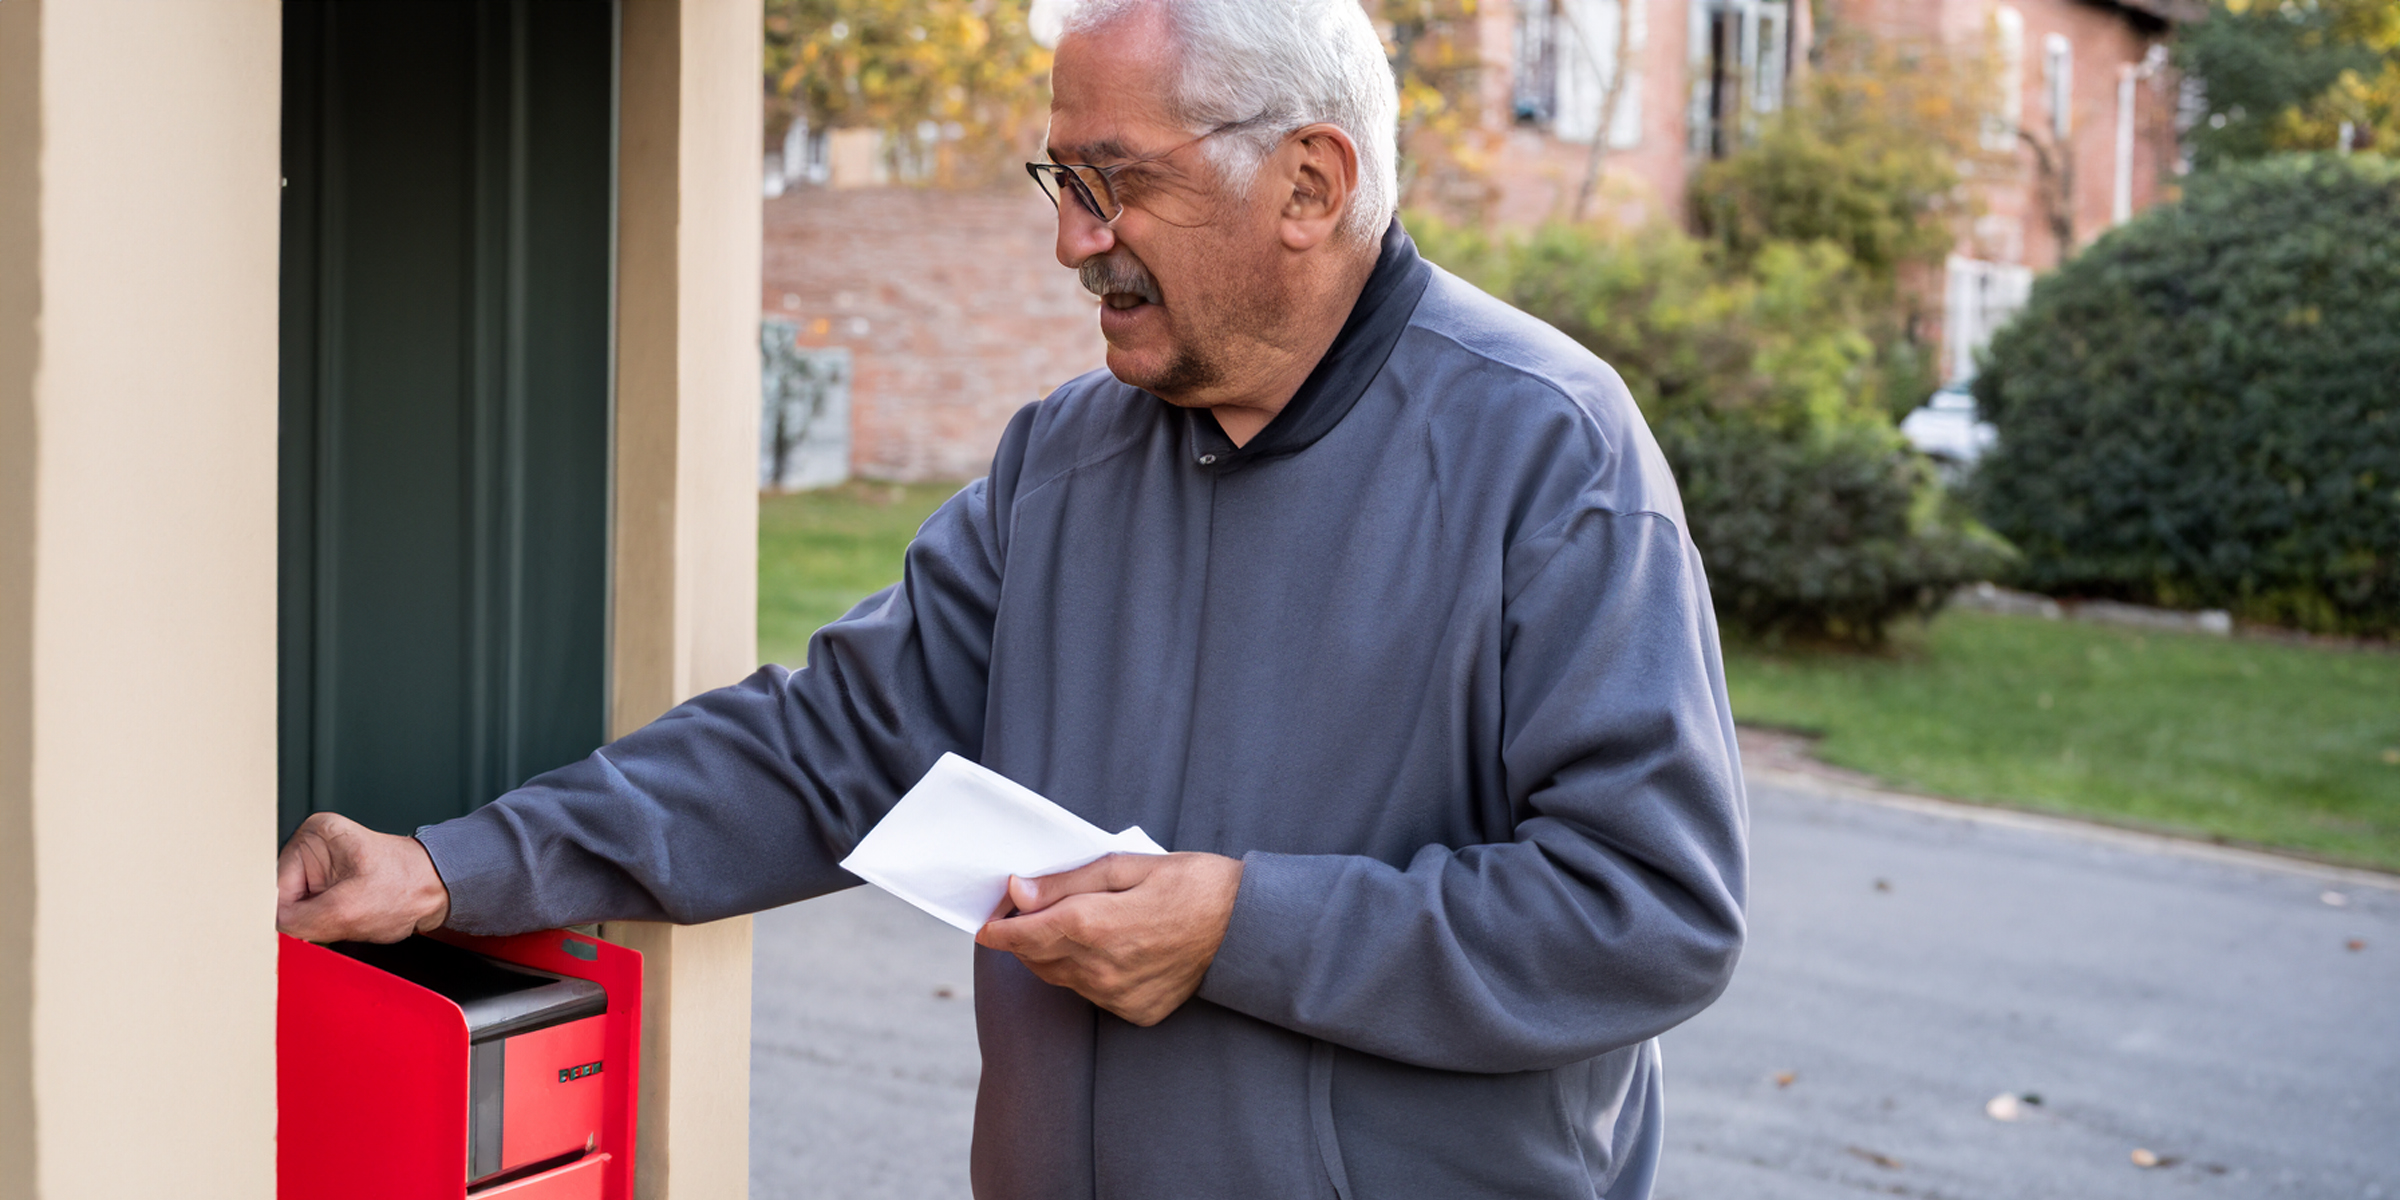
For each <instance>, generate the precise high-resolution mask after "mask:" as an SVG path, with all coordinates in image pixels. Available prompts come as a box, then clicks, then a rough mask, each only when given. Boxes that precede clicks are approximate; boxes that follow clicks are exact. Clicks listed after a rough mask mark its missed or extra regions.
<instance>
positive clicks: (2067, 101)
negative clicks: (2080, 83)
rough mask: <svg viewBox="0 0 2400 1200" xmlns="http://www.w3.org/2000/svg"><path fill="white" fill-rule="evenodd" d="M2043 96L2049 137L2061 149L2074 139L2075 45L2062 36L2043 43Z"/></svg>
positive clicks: (2044, 39) (2052, 37)
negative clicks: (2047, 102)
mask: <svg viewBox="0 0 2400 1200" xmlns="http://www.w3.org/2000/svg"><path fill="white" fill-rule="evenodd" d="M2042 95H2043V96H2044V97H2046V98H2047V99H2048V101H2049V109H2050V137H2051V138H2052V139H2053V140H2055V141H2057V142H2058V143H2059V144H2061V145H2064V144H2065V143H2066V141H2067V139H2069V138H2071V137H2073V136H2074V135H2075V43H2073V42H2070V41H2068V40H2067V37H2066V35H2065V34H2063V33H2053V34H2050V35H2049V36H2047V37H2044V38H2043V39H2042Z"/></svg>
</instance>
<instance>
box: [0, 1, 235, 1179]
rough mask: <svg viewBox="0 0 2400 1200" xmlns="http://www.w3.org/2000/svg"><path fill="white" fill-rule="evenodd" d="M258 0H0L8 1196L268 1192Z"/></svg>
mask: <svg viewBox="0 0 2400 1200" xmlns="http://www.w3.org/2000/svg"><path fill="white" fill-rule="evenodd" d="M280 40H281V21H280V17H279V9H278V8H277V5H276V4H275V2H274V0H207V2H205V3H202V2H197V0H195V2H192V3H177V4H152V3H143V2H140V0H0V1196H6V1197H10V1198H12V1200H13V1198H16V1197H27V1198H38V1200H71V1198H82V1197H95V1198H96V1197H112V1198H113V1197H147V1196H159V1195H167V1194H173V1195H176V1196H194V1197H225V1198H227V1200H234V1198H237V1197H238V1198H241V1200H254V1198H256V1197H262V1196H271V1195H273V1194H274V1190H275V935H274V910H275V903H274V844H275V569H276V563H275V529H276V508H275V486H276V469H275V436H276V430H275V423H276V401H275V371H276V354H275V338H276V219H277V205H278V197H277V174H276V172H277V136H278V106H279V103H280V97H279V94H278V93H279V84H278V80H279V75H280V71H279V67H278V61H279V43H280Z"/></svg>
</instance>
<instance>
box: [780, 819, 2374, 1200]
mask: <svg viewBox="0 0 2400 1200" xmlns="http://www.w3.org/2000/svg"><path fill="white" fill-rule="evenodd" d="M1751 798H1752V801H1751V802H1752V818H1753V830H1752V841H1753V851H1754V859H1755V862H1754V868H1753V881H1752V899H1751V909H1750V912H1751V920H1752V931H1751V933H1752V936H1751V943H1750V949H1749V952H1748V954H1747V956H1746V957H1745V959H1744V961H1743V963H1742V966H1741V970H1740V972H1739V974H1738V976H1737V977H1736V979H1735V981H1734V983H1733V986H1732V988H1731V989H1730V990H1728V992H1727V993H1726V995H1725V997H1724V998H1723V999H1722V1000H1720V1001H1719V1002H1718V1003H1717V1004H1716V1006H1715V1007H1713V1008H1711V1009H1709V1010H1708V1011H1707V1012H1706V1013H1704V1014H1702V1015H1701V1016H1700V1017H1698V1018H1697V1019H1695V1020H1693V1021H1692V1022H1691V1023H1690V1024H1688V1025H1686V1026H1684V1027H1683V1028H1681V1029H1678V1030H1676V1031H1675V1032H1674V1033H1672V1034H1670V1035H1668V1037H1667V1039H1666V1042H1665V1057H1666V1062H1667V1089H1668V1091H1667V1101H1668V1139H1669V1152H1668V1155H1667V1159H1666V1164H1665V1166H1664V1169H1663V1170H1662V1173H1661V1180H1660V1200H1726V1198H1740V1200H1787V1198H1788V1200H1818V1198H1827V1200H1830V1198H1834V1197H1856V1196H1862V1195H1897V1196H1909V1197H1947V1198H1958V1200H1969V1198H1989V1200H2037V1198H2043V1197H2058V1198H2061V1200H2067V1198H2072V1200H2094V1198H2099V1197H2118V1196H2124V1197H2146V1196H2152V1195H2158V1196H2175V1197H2186V1196H2189V1197H2211V1196H2223V1197H2265V1196H2291V1197H2310V1198H2328V1200H2330V1198H2342V1200H2349V1198H2352V1197H2360V1198H2368V1200H2373V1198H2377V1197H2387V1196H2388V1197H2393V1198H2394V1200H2400V889H2396V888H2395V885H2394V883H2395V881H2393V880H2391V879H2389V878H2388V877H2383V876H2368V875H2361V874H2355V873H2344V872H2338V871H2330V870H2322V869H2316V868H2310V867H2306V866H2304V865H2299V864H2288V863H2284V862H2282V861H2280V860H2272V859H2267V858H2264V857H2262V856H2248V855H2241V854H2236V853H2231V852H2225V851H2219V850H2215V849H2213V848H2208V847H2191V846H2184V845H2180V844H2175V843H2167V842H2162V841H2159V840H2156V839H2149V838H2143V837H2137V836H2129V835H2120V834H2115V833H2111V832H2107V831H2095V830H2090V829H2088V828H2086V827H2082V826H2077V825H2072V824H2069V823H2065V822H2052V821H2046V820H2041V819H2037V818H2023V817H2017V816H2013V815H2009V814H1993V813H1987V812H1982V811H1979V810H1971V809H1965V808H1960V807H1956V806H1947V805H1939V804H1932V803H1921V802H1911V801H1908V800H1906V799H1894V798H1888V797H1879V796H1875V795H1873V794H1871V793H1866V792H1863V791H1859V790H1857V789H1851V788H1847V787H1844V786H1842V785H1839V784H1834V783H1827V782H1823V781H1818V780H1812V779H1808V778H1806V777H1802V776H1795V775H1788V774H1783V773H1780V772H1768V773H1754V774H1753V777H1752V780H1751ZM757 936H758V943H757V944H758V966H757V972H758V973H757V992H756V999H755V1025H754V1035H753V1042H752V1050H751V1063H752V1068H753V1078H752V1089H753V1090H752V1099H751V1195H752V1196H753V1197H754V1198H756V1200H799V1198H802V1197H808V1198H814V1197H841V1198H843V1200H870V1198H880V1197H890V1198H892V1200H938V1198H941V1197H964V1196H966V1195H967V1186H966V1148H967V1138H968V1132H969V1128H970V1125H971V1123H972V1117H973V1109H974V1089H975V1075H976V1064H977V1058H976V1049H975V1032H974V1015H973V1011H972V1002H971V1000H970V997H969V995H968V987H967V985H968V982H969V968H968V955H969V948H968V946H969V944H968V940H967V938H966V936H965V935H963V934H961V933H958V932H957V931H955V930H953V929H951V928H949V927H948V926H946V925H943V924H941V923H939V922H937V921H935V920H933V919H932V918H930V917H926V916H923V915H922V914H919V913H918V912H916V911H915V910H914V909H911V908H909V907H907V906H906V905H904V904H902V903H900V902H899V901H897V900H893V899H890V898H889V897H887V896H884V895H883V894H882V893H880V892H876V891H874V890H873V889H865V888H862V889H858V890H856V891H852V892H847V893H843V894H841V895H837V896H831V897H827V898H825V899H822V900H817V901H812V902H810V903H808V904H803V905H796V906H794V907H792V908H788V909H782V910H778V911H776V912H772V913H767V914H765V915H763V916H761V917H760V919H759V924H758V935H757ZM2354 947H2355V948H2354ZM2004 1096H2005V1097H2009V1098H2011V1099H2010V1100H2001V1101H2000V1103H1999V1105H1998V1106H1997V1107H1998V1109H1999V1111H2001V1112H2003V1113H2007V1112H2008V1111H2009V1109H2010V1106H2011V1104H2012V1103H2013V1108H2014V1117H2015V1119H2013V1120H2000V1119H1995V1117H1994V1116H1992V1115H1991V1108H1992V1107H1993V1102H1994V1101H1995V1100H2000V1098H2001V1097H2004ZM2137 1152H2138V1153H2137ZM2137 1159H2140V1160H2142V1161H2147V1162H2154V1163H2156V1164H2157V1165H2153V1166H2141V1165H2137Z"/></svg>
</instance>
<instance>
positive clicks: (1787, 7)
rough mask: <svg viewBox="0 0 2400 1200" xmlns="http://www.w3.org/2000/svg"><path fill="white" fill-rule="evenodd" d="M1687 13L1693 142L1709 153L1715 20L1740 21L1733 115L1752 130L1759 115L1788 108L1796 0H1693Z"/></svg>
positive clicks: (1733, 73) (1699, 150)
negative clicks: (1793, 1)
mask: <svg viewBox="0 0 2400 1200" xmlns="http://www.w3.org/2000/svg"><path fill="white" fill-rule="evenodd" d="M1686 11H1688V12H1689V14H1690V27H1689V45H1690V47H1691V52H1690V61H1691V78H1692V100H1691V112H1690V115H1689V117H1688V120H1689V123H1690V125H1691V146H1692V150H1693V151H1694V152H1695V153H1699V154H1707V153H1709V152H1710V145H1709V134H1710V133H1711V131H1712V116H1711V115H1712V113H1713V112H1714V111H1715V108H1716V105H1715V104H1714V103H1713V102H1714V101H1715V100H1716V96H1715V95H1714V93H1713V91H1712V89H1713V88H1714V87H1715V84H1716V79H1715V73H1714V71H1713V70H1712V69H1711V66H1712V64H1711V63H1710V62H1709V54H1710V51H1711V49H1712V46H1711V38H1710V37H1709V22H1710V19H1711V18H1712V17H1715V16H1716V15H1718V14H1720V13H1721V14H1724V15H1726V16H1729V17H1732V18H1733V19H1734V21H1735V22H1736V24H1735V30H1736V33H1735V38H1734V57H1735V60H1736V61H1735V63H1734V69H1733V70H1732V71H1731V72H1729V77H1730V79H1731V81H1732V82H1731V86H1732V87H1734V88H1735V89H1736V90H1737V91H1738V93H1739V99H1740V101H1741V102H1740V103H1739V104H1738V105H1737V106H1735V110H1734V112H1732V113H1731V114H1729V118H1731V119H1739V120H1740V121H1741V122H1742V129H1741V130H1740V132H1742V133H1747V132H1748V131H1749V129H1750V128H1751V127H1752V124H1753V123H1754V121H1755V118H1756V117H1757V116H1759V115H1763V114H1766V113H1772V112H1775V111H1777V110H1779V109H1781V108H1782V107H1783V104H1784V92H1785V85H1786V84H1787V83H1788V82H1789V77H1790V74H1791V55H1792V45H1791V42H1792V5H1791V0H1691V4H1690V5H1689V7H1688V9H1687V10H1686ZM1728 140H1729V142H1731V141H1732V140H1734V139H1728Z"/></svg>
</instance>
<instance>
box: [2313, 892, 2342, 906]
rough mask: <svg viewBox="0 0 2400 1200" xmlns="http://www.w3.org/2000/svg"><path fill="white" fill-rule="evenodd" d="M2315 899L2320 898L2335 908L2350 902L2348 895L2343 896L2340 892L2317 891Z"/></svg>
mask: <svg viewBox="0 0 2400 1200" xmlns="http://www.w3.org/2000/svg"><path fill="white" fill-rule="evenodd" d="M2317 899H2319V900H2322V901H2324V902H2325V903H2327V904H2330V905H2332V906H2333V907H2335V908H2342V907H2344V906H2346V905H2348V904H2349V903H2350V897H2348V896H2345V895H2343V894H2341V893H2340V892H2319V893H2317Z"/></svg>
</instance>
